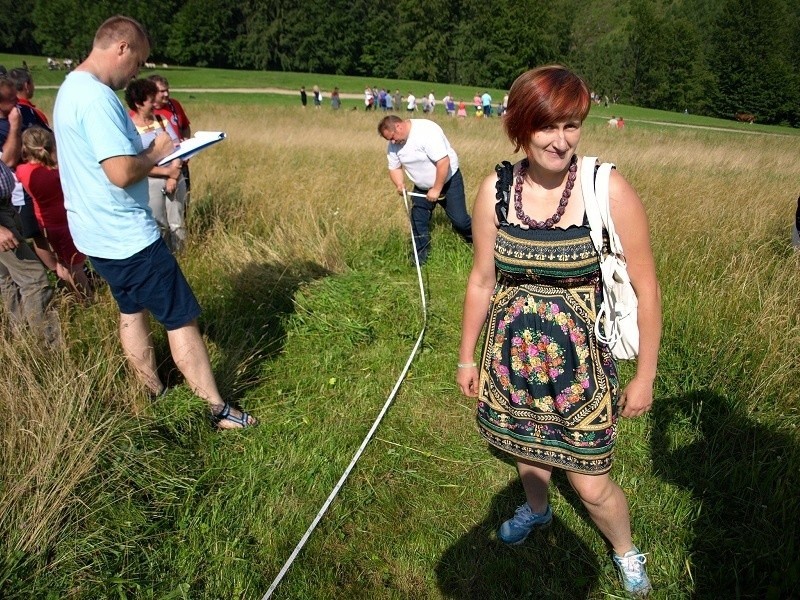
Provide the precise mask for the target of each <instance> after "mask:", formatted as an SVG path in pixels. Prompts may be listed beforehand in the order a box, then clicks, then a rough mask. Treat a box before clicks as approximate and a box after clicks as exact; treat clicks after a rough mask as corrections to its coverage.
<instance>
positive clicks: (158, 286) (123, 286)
mask: <svg viewBox="0 0 800 600" xmlns="http://www.w3.org/2000/svg"><path fill="white" fill-rule="evenodd" d="M90 259H91V261H92V267H94V269H95V271H97V272H98V273H99V274H100V275H101V276H102V277H103V279H105V280H106V281H107V282H108V285H109V287H110V288H111V293H112V294H113V295H114V299H115V300H116V301H117V305H119V311H120V312H121V313H122V314H125V315H132V314H136V313H138V312H141V311H142V310H148V311H150V313H151V314H152V315H153V316H154V317H155V318H156V320H157V321H158V322H159V323H161V324H162V325H163V326H164V327H166V328H167V329H168V330H173V329H178V328H179V327H183V326H184V325H186V324H187V323H190V322H191V321H193V320H194V319H196V318H197V317H198V316H200V305H199V304H198V303H197V298H195V296H194V292H192V288H190V287H189V283H188V282H187V281H186V278H185V277H184V276H183V273H182V272H181V268H180V267H179V266H178V261H176V260H175V257H174V256H173V255H172V253H171V252H170V251H169V249H168V248H167V245H166V244H165V243H164V240H163V239H161V237H159V238H158V240H156V241H155V242H153V243H152V244H150V245H149V246H147V248H145V249H144V250H140V251H139V252H137V253H136V254H134V255H133V256H129V257H128V258H123V259H109V258H94V257H90Z"/></svg>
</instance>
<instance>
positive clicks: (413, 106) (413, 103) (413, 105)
mask: <svg viewBox="0 0 800 600" xmlns="http://www.w3.org/2000/svg"><path fill="white" fill-rule="evenodd" d="M406 102H408V105H407V106H406V110H407V111H408V112H414V111H415V110H417V97H416V96H415V95H414V94H412V93H411V92H408V98H406Z"/></svg>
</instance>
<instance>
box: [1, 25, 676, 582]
mask: <svg viewBox="0 0 800 600" xmlns="http://www.w3.org/2000/svg"><path fill="white" fill-rule="evenodd" d="M149 51H150V42H149V38H148V36H147V34H146V32H145V31H144V29H143V27H142V26H141V25H140V24H139V23H138V22H137V21H135V20H133V19H130V18H128V17H122V16H117V17H112V18H111V19H108V20H107V21H105V22H104V23H103V24H102V25H101V26H100V28H99V29H98V31H97V33H96V35H95V38H94V41H93V46H92V51H91V53H90V54H89V56H88V57H87V59H86V60H85V61H84V62H82V63H81V64H80V65H79V66H78V67H77V68H76V69H75V70H74V71H73V72H71V73H70V74H69V75H68V76H67V77H66V79H65V81H64V83H63V85H62V86H61V88H60V89H59V92H58V95H57V98H56V103H55V111H54V123H55V143H54V142H53V136H52V133H50V132H49V129H46V128H44V127H41V128H40V130H41V131H39V132H34V134H31V135H28V136H27V138H29V139H28V141H27V142H26V145H25V148H26V150H25V152H26V158H27V159H28V161H29V162H28V164H29V165H31V166H30V167H26V168H25V169H23V178H24V179H26V180H27V181H29V183H30V181H32V180H33V179H35V178H36V177H35V174H36V173H40V172H41V173H43V174H44V175H46V176H47V179H48V180H49V181H53V182H55V178H54V177H53V175H52V172H53V171H55V170H56V165H57V168H58V182H59V183H60V186H61V188H62V190H63V198H64V206H65V209H66V217H67V222H68V227H67V231H68V232H69V233H70V234H71V236H72V244H73V246H74V249H73V247H70V248H68V249H61V247H60V246H58V249H57V250H56V253H57V254H58V256H59V257H60V258H61V254H63V253H66V254H68V255H69V254H70V253H71V256H69V261H73V260H79V259H81V257H88V258H89V259H90V261H91V263H92V265H93V267H94V269H95V270H96V271H97V272H98V273H99V274H100V275H101V276H102V277H103V278H104V279H105V280H106V281H107V282H108V285H109V287H110V290H111V293H112V294H113V296H114V299H115V301H116V302H117V305H118V307H119V312H120V317H119V334H120V340H121V343H122V347H123V350H124V352H125V355H126V357H127V358H128V361H129V363H130V364H131V366H132V367H133V369H134V371H135V372H136V374H137V376H138V377H139V379H140V380H141V381H142V383H143V384H144V385H145V386H146V388H147V389H148V390H149V391H150V393H152V394H153V395H154V396H157V395H159V394H162V393H163V392H164V390H165V387H164V384H163V383H162V382H161V380H160V378H159V376H158V373H157V369H156V364H157V363H156V357H155V355H154V350H153V344H152V339H151V335H152V334H151V330H150V324H149V315H150V314H152V315H153V316H154V317H155V318H156V320H158V321H159V322H160V323H161V324H163V325H164V327H165V328H166V330H167V338H168V341H169V346H170V351H171V353H172V356H173V358H174V360H175V364H176V365H177V367H178V368H179V369H180V370H181V372H182V373H183V375H184V376H185V379H186V381H187V383H188V384H189V385H190V387H191V389H192V390H193V391H194V392H195V393H196V394H197V395H198V396H200V397H201V398H203V399H204V400H205V401H206V402H207V403H208V405H209V409H210V411H211V414H212V415H213V417H214V419H215V421H216V423H217V426H218V427H220V428H223V429H228V428H242V427H249V426H252V425H254V424H255V423H256V420H255V419H254V418H253V417H252V416H250V415H249V414H248V413H246V412H244V411H242V410H240V409H238V408H235V407H233V406H232V405H231V404H230V403H228V402H226V401H225V400H224V399H223V398H222V397H221V396H220V393H219V391H218V389H217V386H216V383H215V379H214V376H213V373H212V370H211V364H210V360H209V357H208V352H207V350H206V347H205V345H204V343H203V340H202V337H201V335H200V331H199V327H198V325H197V317H198V316H199V314H200V306H199V304H198V303H197V300H196V298H195V296H194V294H193V292H192V290H191V288H190V287H189V285H188V283H187V282H186V279H185V278H184V276H183V273H182V272H181V269H180V267H179V265H178V263H177V261H176V258H175V255H174V251H175V250H179V249H180V246H181V244H182V243H183V241H184V239H185V231H182V228H183V225H182V224H180V220H179V218H178V215H179V214H180V215H181V216H182V213H181V210H180V209H179V208H177V207H175V206H173V205H172V204H168V202H169V203H178V204H180V203H181V200H180V198H181V197H182V194H184V192H183V191H182V190H184V189H185V188H186V187H187V181H186V176H185V174H184V172H183V165H182V164H181V163H180V162H179V161H178V162H170V163H167V164H165V165H161V166H159V163H160V162H161V161H162V159H164V158H165V157H166V156H167V155H169V154H170V153H172V151H173V150H174V149H175V145H176V143H179V142H180V140H181V138H182V137H185V136H186V135H188V133H189V131H188V127H189V123H188V119H187V120H185V122H182V120H181V117H180V116H179V115H178V111H175V112H173V113H172V114H171V115H170V114H161V113H159V110H163V109H164V106H165V104H166V102H167V99H168V86H167V84H166V81H165V80H163V79H162V80H159V79H155V78H152V79H133V78H134V77H135V76H136V75H137V73H138V70H139V67H140V65H141V64H143V63H144V61H145V60H146V59H147V57H148V54H149ZM132 79H133V80H132ZM123 88H124V89H125V100H126V102H127V104H128V108H129V110H130V112H128V111H126V110H125V108H124V107H123V106H122V104H121V103H120V101H119V99H118V98H117V96H116V94H115V90H119V89H123ZM6 89H7V86H6V85H5V83H4V80H2V79H0V111H2V114H3V115H4V116H6V119H5V121H6V122H7V125H6V127H7V131H6V133H5V137H6V139H5V140H3V156H2V158H3V163H0V199H2V205H0V276H2V277H0V279H2V281H3V297H4V299H5V301H6V303H7V308H9V310H10V312H13V310H14V307H15V306H16V305H18V304H19V303H20V301H21V300H20V298H22V302H23V303H25V302H30V301H31V300H30V298H26V297H25V296H24V295H23V296H22V297H21V296H20V295H19V294H17V295H16V296H11V295H9V294H8V293H7V289H6V284H7V280H8V279H14V277H15V275H13V274H12V275H9V273H10V272H11V271H14V272H15V273H23V272H24V270H23V269H17V267H16V266H14V267H11V266H10V265H12V263H14V261H15V260H16V261H19V262H25V261H31V260H37V261H38V259H37V258H36V256H35V255H33V252H32V251H31V250H30V248H28V246H27V244H25V242H24V238H23V237H22V236H21V234H20V232H19V231H18V229H17V227H18V225H17V223H18V222H19V221H18V215H16V213H13V214H12V212H13V211H9V209H8V206H9V205H10V200H11V195H12V191H11V189H10V188H13V177H10V169H9V168H8V167H7V164H6V160H7V159H8V158H9V157H10V155H11V154H13V153H16V152H17V151H18V150H17V149H16V148H15V147H14V142H12V144H11V145H7V140H8V139H9V137H11V136H14V135H16V134H17V132H18V131H19V129H20V127H21V123H20V121H21V118H20V115H21V112H20V111H18V110H16V105H17V101H16V90H15V95H14V98H13V99H12V100H13V102H9V99H8V94H7V93H6ZM590 101H591V99H590V94H589V91H588V88H587V87H586V84H585V83H584V82H583V81H582V80H581V79H580V78H579V77H578V76H577V75H575V74H574V73H572V72H570V71H569V70H567V69H565V68H563V67H561V66H547V67H540V68H537V69H533V70H531V71H527V72H525V73H523V74H522V75H521V76H520V77H519V78H517V80H516V81H515V82H514V84H513V86H512V87H511V90H510V93H509V95H508V101H507V110H506V114H505V116H504V120H503V126H504V128H505V132H506V134H507V136H508V138H509V140H510V141H511V143H512V145H513V146H514V150H515V151H519V150H522V151H523V152H524V154H525V157H524V158H523V159H522V160H520V161H518V162H517V163H516V164H513V165H512V164H510V163H508V162H504V163H502V164H500V165H498V166H497V167H496V168H495V171H494V172H493V173H492V174H491V175H489V176H488V177H487V178H485V179H484V181H483V182H482V183H481V185H480V186H479V189H478V193H477V198H476V201H475V206H474V210H473V215H472V217H470V215H469V214H468V213H467V210H466V202H465V192H464V179H463V176H462V174H461V170H460V166H459V160H458V155H457V153H456V152H455V150H454V149H453V147H452V146H451V144H450V142H449V140H448V139H447V137H446V136H445V134H444V132H443V130H442V128H441V127H440V126H439V125H438V124H436V123H434V122H433V121H430V120H427V119H402V118H400V117H398V116H396V115H389V116H386V117H384V118H383V119H382V120H381V121H380V123H379V124H378V132H379V133H380V135H381V136H382V137H383V138H384V139H385V140H386V141H387V142H388V145H387V162H388V170H389V177H390V179H391V181H392V183H393V185H394V186H395V188H396V190H397V191H398V193H401V194H405V193H407V191H406V189H405V179H404V171H405V174H407V175H408V176H409V178H410V179H411V180H412V182H413V184H414V187H413V191H412V192H411V195H412V198H413V208H412V214H411V220H412V225H413V228H414V237H415V241H416V247H417V256H416V258H415V260H419V262H420V263H424V262H425V261H426V260H427V258H428V254H429V250H430V232H429V223H430V218H431V215H432V213H433V211H434V209H435V207H436V206H437V205H441V206H442V207H443V208H444V209H445V211H446V213H447V215H448V217H449V218H450V220H451V221H452V223H453V226H454V228H455V229H456V231H457V232H458V233H459V234H460V236H461V237H462V239H463V240H464V241H465V242H466V243H468V244H471V245H472V253H473V265H472V269H471V272H470V275H469V279H468V282H467V287H466V295H465V300H464V311H463V320H462V332H461V342H460V345H459V350H458V361H457V363H458V364H457V367H458V368H457V376H456V381H457V383H458V386H459V388H460V389H461V391H462V392H463V393H464V394H465V395H467V396H469V397H474V398H476V402H477V410H476V417H477V426H478V431H479V433H480V434H481V436H482V437H483V439H484V440H485V441H486V442H487V443H488V444H490V445H491V446H494V447H496V448H497V449H499V450H500V451H502V452H505V453H507V454H508V455H510V457H511V458H512V459H513V460H514V461H515V462H516V465H517V470H518V472H519V476H520V479H521V481H522V486H523V488H524V491H525V496H526V498H525V500H526V501H525V503H523V504H522V505H521V506H520V507H519V508H518V509H517V510H516V512H515V514H514V515H513V516H512V517H511V518H510V519H508V520H506V521H505V522H504V523H502V525H501V526H500V528H499V530H498V537H499V539H500V540H502V541H503V542H505V543H507V544H519V543H522V542H523V541H525V539H526V538H527V537H528V536H529V535H530V534H531V533H532V532H534V531H536V530H538V529H542V528H544V527H546V526H548V525H550V523H551V522H552V520H553V510H552V507H551V506H550V503H549V501H548V489H549V485H550V479H551V475H552V472H553V469H555V468H560V469H564V470H565V471H566V473H567V478H568V480H569V482H570V484H571V485H572V486H573V488H574V489H575V491H576V492H577V494H578V496H579V497H580V499H581V501H582V502H583V504H584V506H585V507H586V510H587V512H588V514H589V516H590V518H591V519H592V521H593V522H594V523H595V525H596V526H597V528H598V529H599V530H600V532H601V533H602V534H603V536H604V537H605V538H606V540H607V541H608V543H609V545H610V547H611V549H612V551H613V556H612V557H613V563H614V565H615V566H616V567H617V569H618V570H619V573H620V576H621V579H622V582H623V585H624V587H625V589H626V590H627V591H628V592H630V593H633V594H636V595H639V596H644V595H647V594H648V593H649V591H650V589H651V585H650V581H649V578H648V576H647V572H646V569H645V563H646V555H645V554H644V553H642V552H641V551H640V550H639V548H638V547H637V546H636V545H634V542H633V538H632V534H631V526H630V517H629V513H628V503H627V500H626V497H625V494H624V492H623V491H622V490H621V488H620V487H619V486H618V485H617V484H616V483H614V482H613V480H612V479H611V478H610V476H609V471H610V469H611V466H612V460H613V453H614V444H615V441H616V436H617V424H618V419H619V417H626V418H633V417H638V416H640V415H642V414H644V413H646V412H647V411H648V410H650V408H651V405H652V401H653V383H654V379H655V374H656V363H657V355H658V348H659V343H660V334H661V308H660V296H659V287H658V281H657V278H656V272H655V262H654V259H653V253H652V250H651V247H650V239H649V230H648V223H647V217H646V215H645V211H644V208H643V205H642V202H641V200H640V199H639V196H638V195H637V193H636V191H635V190H634V189H633V187H632V186H631V185H630V184H629V183H628V182H627V181H626V180H625V179H624V177H622V175H620V174H619V173H618V172H617V171H616V170H614V171H612V173H611V177H610V181H609V193H610V199H611V200H610V206H611V215H612V217H613V220H614V222H615V223H616V229H617V231H618V232H619V234H620V238H621V241H622V245H623V247H624V248H625V256H626V261H627V269H628V273H629V275H630V278H631V281H632V284H633V287H634V289H635V291H636V294H637V297H638V302H639V313H638V325H639V334H640V350H639V356H638V361H637V364H636V373H635V376H634V377H633V379H632V380H631V381H630V382H629V383H628V384H627V385H626V386H624V387H622V386H620V383H619V380H618V376H617V371H616V365H615V363H614V359H613V358H612V355H611V352H610V350H609V348H608V346H606V345H605V344H603V343H600V342H599V341H598V339H597V337H596V335H595V328H594V324H595V321H596V320H597V318H598V316H597V315H598V307H599V305H600V303H601V301H602V291H601V289H602V286H601V282H600V269H599V259H600V256H599V254H598V252H597V250H596V249H595V247H594V245H593V242H592V239H591V235H590V226H589V223H588V220H587V215H586V207H585V206H584V202H583V197H582V193H581V192H582V182H581V180H580V178H578V177H577V176H576V174H577V173H578V172H579V171H580V170H581V168H582V166H583V162H584V161H585V160H586V159H585V158H584V157H581V156H579V155H578V152H577V150H578V144H579V141H580V138H581V133H582V126H583V122H584V120H585V118H586V116H587V114H588V112H589V105H590ZM172 102H173V106H174V100H173V101H172ZM483 106H484V105H482V107H483ZM184 116H185V115H184ZM0 133H2V132H0ZM15 139H16V138H15ZM20 139H21V138H20ZM57 149H58V151H57ZM7 153H8V154H7ZM56 156H57V159H56ZM20 158H21V150H20ZM42 169H44V170H45V171H42ZM26 171H27V172H29V173H28V175H25V172H26ZM595 173H596V168H595ZM50 185H55V184H54V183H53V184H50ZM29 187H30V191H33V192H34V193H38V191H37V190H38V188H36V187H35V186H33V185H30V186H29ZM184 197H185V196H184ZM154 198H156V199H158V205H157V206H154ZM162 202H163V204H162ZM159 215H160V216H159ZM62 227H63V224H62ZM45 229H47V228H46V227H45ZM25 248H28V250H27V253H26V251H25V250H24V249H25ZM61 259H62V260H63V258H61ZM69 261H68V264H69V265H73V264H79V263H73V262H69ZM39 264H40V265H41V263H39ZM15 269H16V271H15ZM73 276H74V274H73ZM45 280H46V278H45ZM45 287H46V286H45ZM15 302H16V303H17V304H16V305H15ZM36 302H39V303H41V304H42V305H43V307H42V311H41V312H42V316H43V315H44V312H45V310H44V305H47V304H48V302H49V299H48V298H46V295H42V296H41V297H39V298H38V299H37V300H36ZM25 309H26V310H28V311H31V310H33V308H32V307H31V306H27V305H26V306H25ZM34 324H35V325H37V326H39V325H41V326H44V324H43V323H42V322H41V319H40V322H37V323H34ZM482 334H483V349H482V351H481V353H480V358H479V361H476V360H475V353H476V349H477V345H478V342H479V340H480V338H481V335H482Z"/></svg>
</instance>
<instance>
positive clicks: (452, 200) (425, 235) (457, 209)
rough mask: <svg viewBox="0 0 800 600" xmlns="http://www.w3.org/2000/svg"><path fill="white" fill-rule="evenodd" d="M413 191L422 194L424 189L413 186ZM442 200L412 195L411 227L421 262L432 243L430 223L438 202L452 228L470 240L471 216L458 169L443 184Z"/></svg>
mask: <svg viewBox="0 0 800 600" xmlns="http://www.w3.org/2000/svg"><path fill="white" fill-rule="evenodd" d="M414 192H415V193H416V194H423V195H424V194H425V193H426V192H427V190H423V189H420V188H418V187H417V186H414ZM441 198H442V199H441V200H438V201H436V202H429V201H428V200H427V199H426V198H424V197H421V196H416V195H414V196H411V201H412V206H411V228H412V229H413V231H414V240H415V241H416V244H417V256H418V257H419V262H420V264H422V263H424V262H425V261H426V260H428V253H429V252H430V245H431V232H430V223H431V217H432V216H433V210H434V209H435V208H436V206H437V205H441V207H442V208H444V212H445V214H447V218H448V219H450V222H451V223H452V224H453V229H454V230H455V231H456V233H458V234H459V235H460V236H461V237H462V238H464V241H465V242H467V243H468V244H471V243H472V219H470V216H469V214H468V213H467V202H466V198H465V197H464V178H463V177H461V170H460V169H459V170H458V171H456V172H455V173H454V174H453V176H452V177H451V178H450V181H448V182H447V183H446V184H445V185H444V187H443V188H442V195H441Z"/></svg>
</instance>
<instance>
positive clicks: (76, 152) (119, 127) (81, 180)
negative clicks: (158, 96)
mask: <svg viewBox="0 0 800 600" xmlns="http://www.w3.org/2000/svg"><path fill="white" fill-rule="evenodd" d="M53 122H54V124H55V134H56V148H57V152H58V168H59V174H60V176H61V187H62V188H64V206H65V207H66V209H67V221H68V222H69V230H70V233H72V239H73V240H74V241H75V246H77V248H78V250H80V251H81V252H83V253H84V254H87V255H89V256H96V257H98V258H111V259H123V258H128V257H129V256H132V255H133V254H136V253H137V252H139V251H140V250H142V249H144V248H146V247H147V246H149V245H150V244H152V243H153V242H155V241H156V240H157V239H158V236H159V235H160V234H159V229H158V224H157V223H156V221H155V219H153V215H152V213H151V211H150V207H149V206H148V186H147V178H146V177H145V178H144V179H142V180H141V181H137V182H136V183H134V184H132V185H129V186H128V187H126V188H120V187H117V186H115V185H114V184H113V183H111V181H109V179H108V177H107V176H106V174H105V172H104V171H103V168H102V167H101V166H100V163H101V162H102V161H104V160H105V159H107V158H111V157H114V156H134V155H136V154H139V153H140V152H141V151H142V143H141V141H140V138H139V134H138V133H137V132H136V127H135V126H134V125H133V122H132V121H131V119H130V117H128V114H127V112H126V111H125V109H124V107H123V106H122V103H121V102H120V101H119V98H117V95H116V94H115V93H114V91H113V90H112V89H111V88H110V87H108V86H107V85H105V84H103V83H102V82H100V81H99V80H98V79H97V78H96V77H95V76H94V75H92V74H90V73H87V72H86V71H73V72H72V73H70V74H69V75H67V78H66V79H65V80H64V83H63V84H62V85H61V87H60V89H59V90H58V95H57V96H56V104H55V109H54V111H53Z"/></svg>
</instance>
